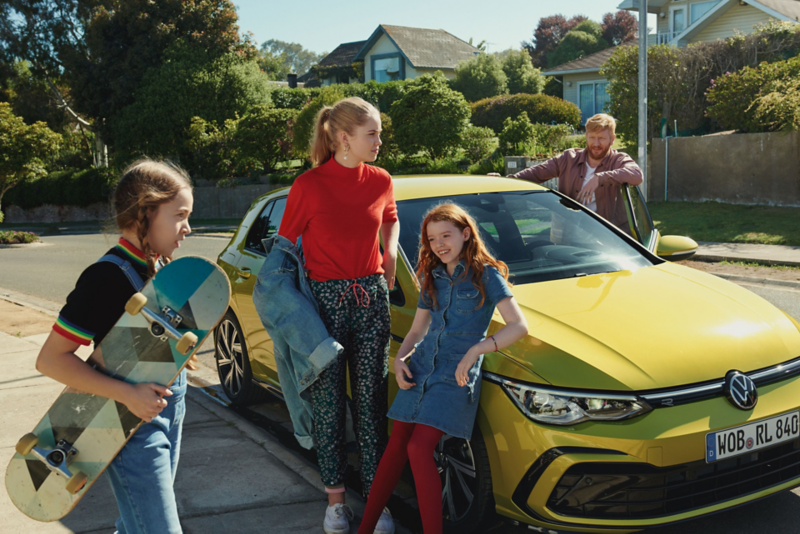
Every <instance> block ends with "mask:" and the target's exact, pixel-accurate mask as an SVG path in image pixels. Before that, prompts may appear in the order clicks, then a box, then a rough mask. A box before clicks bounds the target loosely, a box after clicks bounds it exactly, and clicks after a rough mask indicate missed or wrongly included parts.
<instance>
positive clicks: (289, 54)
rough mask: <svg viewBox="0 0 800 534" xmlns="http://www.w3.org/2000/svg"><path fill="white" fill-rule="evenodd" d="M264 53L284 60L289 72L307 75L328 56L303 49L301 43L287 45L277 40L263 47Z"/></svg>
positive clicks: (325, 53)
mask: <svg viewBox="0 0 800 534" xmlns="http://www.w3.org/2000/svg"><path fill="white" fill-rule="evenodd" d="M261 51H262V52H265V51H266V52H269V53H271V54H273V55H275V56H278V57H281V58H283V64H284V65H285V66H286V68H288V69H289V72H294V73H296V74H305V73H306V72H308V71H309V70H310V69H311V67H312V66H313V65H316V64H317V63H319V60H320V59H322V58H324V57H325V56H327V55H328V53H327V52H323V53H322V54H316V53H314V52H312V51H310V50H306V49H305V48H303V45H301V44H300V43H287V42H286V41H279V40H277V39H270V40H269V41H266V42H265V43H264V44H262V45H261Z"/></svg>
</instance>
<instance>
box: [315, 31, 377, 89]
mask: <svg viewBox="0 0 800 534" xmlns="http://www.w3.org/2000/svg"><path fill="white" fill-rule="evenodd" d="M365 44H366V41H353V42H352V43H342V44H340V45H339V46H337V47H336V48H334V50H333V52H331V53H330V54H328V55H327V56H325V57H324V58H322V59H321V60H320V62H319V63H318V64H317V65H315V66H314V69H313V70H314V71H316V76H317V79H319V81H320V84H321V85H331V84H332V83H358V82H359V81H361V80H360V76H359V75H358V74H359V73H358V68H356V67H354V66H353V63H354V62H355V58H356V55H357V54H358V52H359V51H360V50H361V49H362V48H363V47H364V45H365Z"/></svg>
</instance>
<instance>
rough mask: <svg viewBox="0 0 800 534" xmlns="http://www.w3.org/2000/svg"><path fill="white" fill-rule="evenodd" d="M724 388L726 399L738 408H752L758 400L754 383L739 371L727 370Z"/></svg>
mask: <svg viewBox="0 0 800 534" xmlns="http://www.w3.org/2000/svg"><path fill="white" fill-rule="evenodd" d="M724 389H725V397H726V398H727V399H728V401H730V403H731V404H733V405H734V406H736V407H737V408H739V409H740V410H752V409H753V408H754V407H755V405H756V403H757V402H758V391H757V390H756V385H755V383H753V381H752V380H750V377H749V376H747V375H744V374H742V373H740V372H739V371H728V374H726V375H725V387H724Z"/></svg>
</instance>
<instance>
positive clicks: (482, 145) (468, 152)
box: [461, 124, 495, 163]
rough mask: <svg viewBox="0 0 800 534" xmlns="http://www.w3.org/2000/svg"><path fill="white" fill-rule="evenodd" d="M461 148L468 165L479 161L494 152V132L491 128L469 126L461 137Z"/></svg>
mask: <svg viewBox="0 0 800 534" xmlns="http://www.w3.org/2000/svg"><path fill="white" fill-rule="evenodd" d="M461 148H463V149H464V155H465V156H466V157H467V159H468V160H469V161H470V163H475V162H476V161H480V160H482V159H483V158H485V157H487V156H488V155H489V154H491V153H492V152H494V149H495V143H494V132H493V131H492V129H491V128H486V127H481V126H473V125H471V124H470V125H469V126H468V127H467V129H466V130H464V133H463V134H462V136H461Z"/></svg>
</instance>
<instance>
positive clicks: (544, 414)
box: [484, 372, 652, 425]
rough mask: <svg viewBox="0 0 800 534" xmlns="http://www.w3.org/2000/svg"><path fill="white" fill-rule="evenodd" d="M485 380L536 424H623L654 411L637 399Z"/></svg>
mask: <svg viewBox="0 0 800 534" xmlns="http://www.w3.org/2000/svg"><path fill="white" fill-rule="evenodd" d="M484 377H485V378H487V379H488V380H490V381H491V382H495V383H496V384H499V385H500V386H501V387H502V388H503V390H504V391H505V392H506V394H507V395H508V396H509V397H510V398H511V400H512V401H514V404H516V405H517V408H519V409H520V411H522V413H524V414H525V415H526V416H527V417H528V418H530V419H532V420H534V421H536V422H537V423H546V424H549V425H574V424H577V423H584V422H586V421H620V420H622V419H629V418H631V417H636V416H639V415H642V414H645V413H647V412H649V411H650V410H652V408H651V407H650V405H649V404H647V402H645V401H644V400H643V399H641V398H639V397H637V396H636V395H618V394H611V393H602V392H597V393H594V392H577V391H568V390H561V389H557V388H551V387H543V386H537V385H533V384H522V383H519V382H514V381H513V380H508V379H507V378H503V377H500V376H497V375H494V374H492V373H486V372H484Z"/></svg>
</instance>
